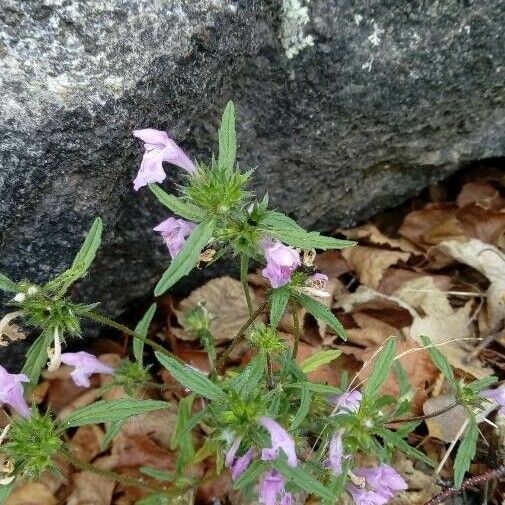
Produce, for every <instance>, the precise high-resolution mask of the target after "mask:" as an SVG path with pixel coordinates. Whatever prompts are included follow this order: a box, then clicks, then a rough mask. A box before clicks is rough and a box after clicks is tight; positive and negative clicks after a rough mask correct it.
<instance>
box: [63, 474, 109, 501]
mask: <svg viewBox="0 0 505 505" xmlns="http://www.w3.org/2000/svg"><path fill="white" fill-rule="evenodd" d="M72 480H73V483H74V489H73V490H72V493H71V494H70V496H69V497H68V498H67V505H110V504H111V503H112V495H113V493H114V488H115V487H116V483H115V482H114V481H112V480H110V479H106V478H105V477H102V476H100V475H97V474H96V473H91V472H78V473H75V474H74V475H73V476H72Z"/></svg>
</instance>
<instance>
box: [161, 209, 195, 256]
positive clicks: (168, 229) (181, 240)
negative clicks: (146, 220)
mask: <svg viewBox="0 0 505 505" xmlns="http://www.w3.org/2000/svg"><path fill="white" fill-rule="evenodd" d="M195 226H196V224H195V223H191V222H190V221H186V220H185V219H176V218H175V217H169V218H168V219H165V221H163V222H162V223H160V224H159V225H158V226H156V228H153V229H154V231H157V232H159V233H160V234H161V236H162V237H163V240H164V241H165V244H166V245H167V247H168V252H169V253H170V256H171V257H172V258H175V256H177V255H178V254H179V253H180V252H181V250H182V248H183V247H184V244H185V242H186V237H187V236H188V235H189V234H190V233H191V232H192V231H193V230H194V229H195Z"/></svg>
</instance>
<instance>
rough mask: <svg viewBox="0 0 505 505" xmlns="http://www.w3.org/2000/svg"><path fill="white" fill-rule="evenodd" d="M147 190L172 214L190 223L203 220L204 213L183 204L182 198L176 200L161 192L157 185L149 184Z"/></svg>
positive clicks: (191, 205) (195, 207)
mask: <svg viewBox="0 0 505 505" xmlns="http://www.w3.org/2000/svg"><path fill="white" fill-rule="evenodd" d="M149 189H150V190H151V191H152V192H153V193H154V194H155V196H156V198H157V199H158V200H159V201H160V202H161V203H162V204H163V205H164V206H165V207H167V208H168V209H170V210H171V211H172V212H173V213H174V214H177V215H178V216H181V217H183V218H184V219H189V220H190V221H196V222H197V223H198V222H200V221H202V220H203V218H204V216H205V213H204V212H203V211H202V209H200V207H197V206H196V205H194V204H192V203H189V202H185V201H184V200H183V199H182V198H178V197H176V196H174V195H171V194H170V193H167V192H166V191H163V189H161V188H160V187H159V186H158V185H157V184H149Z"/></svg>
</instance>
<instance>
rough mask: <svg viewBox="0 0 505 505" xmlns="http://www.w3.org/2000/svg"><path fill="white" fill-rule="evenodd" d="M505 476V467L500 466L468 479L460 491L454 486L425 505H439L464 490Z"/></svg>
mask: <svg viewBox="0 0 505 505" xmlns="http://www.w3.org/2000/svg"><path fill="white" fill-rule="evenodd" d="M503 476H505V465H500V466H499V467H498V468H496V469H495V470H489V471H488V472H485V473H481V474H480V475H476V476H475V477H469V478H468V479H466V480H464V481H463V483H462V484H461V487H460V488H459V489H457V488H455V487H454V486H453V487H450V488H448V489H446V490H445V491H442V492H441V493H439V494H437V495H436V496H434V497H433V498H432V499H431V500H429V501H427V502H426V503H425V504H424V505H438V504H439V503H442V502H443V501H444V500H446V499H447V498H450V497H451V496H455V495H457V494H458V493H459V492H460V491H462V490H463V489H466V488H469V487H472V486H476V485H478V484H484V483H485V482H489V481H490V480H493V479H499V478H501V477H503Z"/></svg>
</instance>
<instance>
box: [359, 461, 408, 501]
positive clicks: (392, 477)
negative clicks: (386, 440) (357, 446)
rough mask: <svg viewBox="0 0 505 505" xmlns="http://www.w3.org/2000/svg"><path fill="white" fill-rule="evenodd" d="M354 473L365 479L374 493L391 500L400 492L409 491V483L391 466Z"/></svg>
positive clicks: (363, 469) (360, 469) (365, 469)
mask: <svg viewBox="0 0 505 505" xmlns="http://www.w3.org/2000/svg"><path fill="white" fill-rule="evenodd" d="M353 473H354V474H355V475H357V476H358V477H363V478H364V479H365V480H366V483H367V484H368V486H369V487H370V488H372V490H373V491H375V492H376V493H378V494H380V495H382V496H384V497H385V498H387V499H389V498H392V497H393V496H394V495H395V494H396V493H397V492H398V491H403V490H404V489H407V487H408V486H407V483H406V482H405V481H404V480H403V478H402V476H401V475H400V474H399V473H398V472H397V471H396V470H395V469H394V468H392V467H391V466H389V465H384V464H382V465H380V466H378V467H375V468H356V469H355V470H353Z"/></svg>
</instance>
